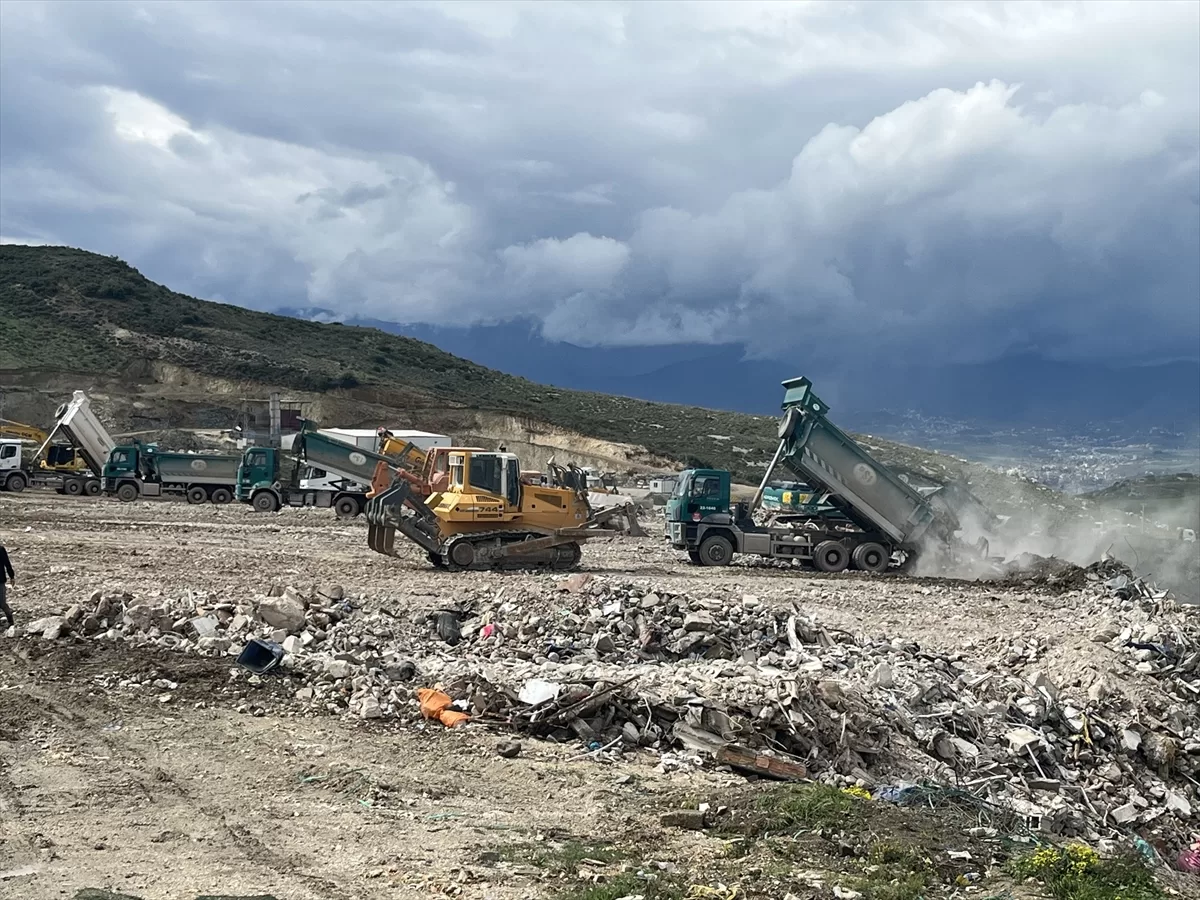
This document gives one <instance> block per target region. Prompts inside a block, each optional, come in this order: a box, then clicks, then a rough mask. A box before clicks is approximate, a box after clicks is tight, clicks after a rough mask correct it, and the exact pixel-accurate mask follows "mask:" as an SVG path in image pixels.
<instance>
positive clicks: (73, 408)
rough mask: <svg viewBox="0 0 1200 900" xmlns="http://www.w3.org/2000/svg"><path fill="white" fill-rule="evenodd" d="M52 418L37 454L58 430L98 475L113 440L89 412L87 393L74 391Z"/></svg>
mask: <svg viewBox="0 0 1200 900" xmlns="http://www.w3.org/2000/svg"><path fill="white" fill-rule="evenodd" d="M54 418H55V422H54V427H53V428H52V429H50V434H49V435H48V436H47V437H46V442H45V443H44V444H42V446H41V447H39V448H38V456H39V457H40V456H41V455H42V454H43V453H45V452H46V447H47V445H49V443H50V441H51V440H53V439H54V436H55V435H56V434H59V433H61V434H63V435H65V436H66V438H67V440H69V441H70V442H71V444H72V446H74V447H75V449H76V450H78V451H79V455H80V456H81V457H83V461H84V462H86V463H87V465H88V468H89V469H91V470H92V474H93V475H95V476H96V477H97V478H99V477H100V476H101V475H102V474H103V472H104V464H105V463H106V462H108V456H109V454H110V453H112V450H113V447H115V446H116V444H115V442H114V441H113V439H112V436H111V435H110V434H109V433H108V429H107V428H105V427H104V425H103V424H101V422H100V420H99V419H98V418H96V414H95V413H94V412H92V406H91V401H90V400H89V399H88V397H87V395H86V394H85V393H84V392H83V391H76V392H75V393H74V395H73V396H72V397H71V400H70V401H69V402H67V403H64V404H63V405H62V406H60V407H59V408H58V410H57V412H55V414H54Z"/></svg>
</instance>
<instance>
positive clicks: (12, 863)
mask: <svg viewBox="0 0 1200 900" xmlns="http://www.w3.org/2000/svg"><path fill="white" fill-rule="evenodd" d="M651 527H652V528H653V529H654V531H655V536H654V537H651V538H640V539H632V538H618V539H612V540H607V541H602V542H597V543H594V544H590V545H588V546H587V547H585V550H584V559H583V564H582V570H583V571H585V572H590V573H593V574H595V575H597V576H600V577H608V578H611V579H614V580H617V579H619V580H621V581H623V582H634V583H638V582H644V583H646V584H652V585H654V586H655V587H656V589H659V588H660V589H664V590H668V591H671V592H678V593H689V594H691V595H693V596H704V595H705V594H706V592H711V593H712V594H713V595H714V596H717V595H720V596H727V595H729V594H732V593H735V592H737V593H742V594H752V595H754V596H756V597H759V598H761V599H762V600H763V602H764V603H767V604H773V603H779V604H791V603H793V602H796V603H798V604H799V605H800V606H801V608H802V609H803V611H804V613H805V615H807V616H810V617H812V618H813V619H816V620H818V621H820V622H821V623H823V624H825V625H827V626H831V627H838V628H843V629H846V630H848V631H851V632H853V633H855V634H865V635H887V636H888V637H889V638H901V639H905V640H911V641H917V642H919V643H921V644H922V645H923V646H926V647H929V648H930V649H933V650H937V651H941V652H971V651H976V652H978V653H984V652H985V651H986V652H987V653H988V654H989V655H990V654H993V653H996V652H1001V651H1002V649H1003V648H1004V647H1005V646H1007V645H1009V644H1012V643H1013V642H1019V641H1021V640H1025V639H1028V638H1029V636H1030V635H1031V634H1036V635H1037V637H1038V638H1039V639H1040V640H1041V642H1042V643H1044V644H1045V645H1046V646H1047V648H1048V649H1047V651H1046V653H1045V655H1044V656H1043V658H1042V660H1041V661H1040V663H1039V665H1040V667H1041V668H1043V669H1044V670H1046V671H1047V672H1048V673H1049V674H1050V676H1051V677H1052V678H1053V679H1054V680H1055V681H1056V683H1058V684H1059V685H1060V686H1071V685H1075V686H1079V687H1082V688H1083V689H1086V686H1087V685H1088V684H1090V683H1091V682H1092V681H1093V680H1094V679H1095V678H1096V677H1097V675H1098V674H1099V673H1102V672H1103V671H1104V669H1105V666H1106V661H1105V658H1104V656H1103V654H1104V652H1105V651H1104V650H1103V648H1101V647H1100V646H1099V645H1097V644H1095V643H1092V642H1091V640H1090V638H1089V635H1090V633H1091V632H1092V631H1094V629H1095V627H1096V626H1097V625H1098V624H1099V623H1100V621H1101V620H1102V619H1103V617H1104V616H1105V614H1106V613H1105V609H1104V608H1103V606H1102V605H1098V604H1096V603H1094V602H1091V601H1090V600H1089V599H1088V598H1087V597H1085V596H1084V595H1082V594H1080V593H1078V592H1074V593H1072V592H1068V593H1062V594H1055V593H1052V592H1048V591H1046V590H1044V589H1041V588H1039V587H1037V586H1036V585H1029V586H1025V585H1021V584H1019V583H1016V584H1014V583H1013V582H1012V581H1008V582H1005V583H1004V584H979V583H969V582H961V581H936V580H929V579H926V580H917V579H908V578H904V577H901V576H876V577H862V576H857V575H850V574H847V575H842V576H832V577H831V576H819V575H817V574H815V573H805V572H802V571H799V570H786V569H783V568H776V567H771V566H752V565H733V566H730V567H729V568H726V569H717V570H714V569H698V568H695V567H692V566H690V565H688V564H687V560H686V558H684V557H683V556H682V555H681V554H676V553H674V552H673V551H671V550H670V548H669V547H667V546H666V545H665V543H663V541H662V540H661V539H660V538H659V537H657V534H658V531H659V530H660V529H661V524H653V523H652V525H651ZM0 541H3V542H4V543H5V545H6V546H7V547H8V550H9V553H10V555H11V556H12V559H13V562H14V566H15V567H16V570H17V576H18V581H17V586H16V587H15V588H13V589H10V592H9V599H10V602H11V604H12V606H13V607H14V609H15V610H16V614H17V616H18V624H20V623H21V622H28V621H30V620H31V619H33V618H36V617H40V616H45V615H50V614H53V613H59V612H61V611H62V610H63V609H64V608H66V607H67V606H69V605H71V604H72V603H77V602H82V601H84V600H86V599H87V598H88V597H89V596H90V595H91V594H92V593H93V592H94V591H96V590H102V591H104V592H105V593H109V592H114V591H116V592H120V591H124V592H128V593H129V594H132V595H134V596H136V597H155V596H159V597H163V596H166V597H182V596H186V594H187V592H188V591H189V590H191V591H202V592H207V593H209V594H213V593H216V594H222V595H225V596H228V597H230V598H243V597H245V596H247V595H248V594H250V593H253V594H261V593H264V592H265V591H266V590H267V588H268V587H270V586H271V585H281V586H296V587H300V588H305V589H306V588H310V587H311V586H313V585H316V584H322V583H328V582H331V581H332V582H337V583H338V584H340V585H342V586H343V587H344V589H345V591H346V593H347V594H348V595H354V596H356V597H362V598H365V603H366V605H367V606H368V607H369V606H371V605H376V606H379V607H382V606H386V607H387V608H388V609H391V610H403V609H405V608H406V606H412V607H414V608H416V607H418V606H420V607H427V606H430V605H437V604H445V605H455V604H457V603H459V602H461V601H463V600H464V599H469V598H470V597H473V596H474V597H479V596H484V595H488V594H494V593H495V592H496V591H499V590H500V589H501V588H503V590H504V591H505V596H506V597H507V598H510V599H512V598H518V597H522V596H529V597H530V598H531V602H545V600H546V598H547V597H550V596H552V593H553V591H554V590H555V589H556V588H557V586H558V582H559V580H560V579H561V578H562V576H561V575H558V576H555V575H543V574H525V573H506V574H501V573H497V574H491V573H466V574H452V573H446V572H440V571H437V570H434V569H433V568H431V567H430V566H429V565H428V563H427V562H426V561H425V560H424V557H423V555H422V554H419V553H417V552H413V553H411V554H408V555H406V556H404V557H402V558H389V557H384V556H380V555H377V554H374V553H372V552H371V551H370V550H369V549H368V548H367V546H366V528H365V525H364V524H363V523H362V522H361V520H360V521H357V522H351V523H343V522H339V521H337V520H336V519H335V518H334V517H333V516H332V514H331V513H330V512H329V511H328V510H285V511H283V512H281V513H279V514H276V515H271V516H260V515H257V514H254V513H252V512H251V511H250V510H249V509H248V508H246V507H244V506H241V505H237V504H234V505H230V506H226V507H213V506H208V505H205V506H199V507H197V506H189V505H187V504H184V503H174V502H139V503H134V504H120V503H118V502H115V501H107V500H85V499H78V498H66V497H60V496H57V495H54V494H42V493H26V494H23V495H20V496H13V495H4V494H0ZM148 673H149V674H152V675H155V676H156V677H159V678H162V679H163V680H164V682H170V683H173V684H176V685H177V689H174V690H173V691H172V694H171V699H170V701H169V702H159V700H157V699H156V698H155V693H154V692H151V693H150V694H147V693H145V692H140V693H139V692H136V691H130V690H127V689H123V688H122V685H121V679H128V678H129V677H130V676H136V675H141V676H145V675H146V674H148ZM228 680H229V665H228V661H223V660H216V659H204V658H198V657H192V656H184V655H182V654H171V653H166V652H162V651H157V650H154V649H151V648H145V649H134V648H131V647H125V646H123V645H120V644H116V645H114V644H107V643H105V644H100V643H97V642H83V641H77V642H72V641H62V642H49V641H47V642H39V641H35V640H26V639H22V640H16V639H11V638H9V639H5V638H0V896H4V897H8V896H11V897H26V898H40V897H47V898H49V897H56V898H57V897H64V896H71V895H72V894H73V892H74V891H75V890H77V889H79V888H83V887H87V886H107V887H111V888H113V889H116V890H122V891H125V892H128V893H130V894H134V895H137V896H138V897H143V898H147V900H149V898H158V897H162V898H167V897H181V896H188V893H187V892H188V891H192V892H196V893H203V892H211V893H225V894H232V893H245V894H255V893H264V892H265V893H270V894H273V895H275V896H277V897H279V898H281V900H282V898H297V900H299V898H359V897H362V898H368V897H401V896H428V895H430V894H433V893H441V894H445V895H448V896H461V897H479V898H483V897H488V898H497V900H501V898H509V897H513V898H516V897H527V896H540V895H546V894H547V893H552V890H551V887H552V886H548V885H547V884H546V883H545V882H544V881H543V880H542V879H541V877H540V876H539V874H538V873H537V872H536V871H530V870H528V868H527V867H522V866H521V865H519V864H517V865H512V864H501V865H495V864H494V859H492V856H491V855H489V854H493V855H494V850H495V848H496V847H500V846H504V845H508V844H509V843H511V842H512V841H514V840H516V839H517V838H518V836H519V837H521V838H522V839H524V840H538V839H546V840H552V841H553V840H563V839H567V838H570V839H575V840H581V841H587V840H596V839H599V838H601V837H603V836H605V835H611V834H615V833H621V834H624V835H627V836H630V835H641V834H644V835H646V840H647V841H649V842H650V843H651V844H652V846H653V847H654V848H655V849H654V852H655V854H656V855H657V856H658V857H661V858H663V859H667V860H671V859H676V860H678V859H687V858H688V857H689V856H690V855H692V854H694V852H695V847H694V842H695V838H694V837H693V836H690V835H686V834H678V833H673V832H672V833H664V832H662V831H661V829H659V827H658V824H657V821H658V817H657V813H658V811H660V809H661V808H662V805H663V803H665V802H667V801H666V799H665V798H667V797H669V796H675V795H678V794H686V795H688V796H693V797H695V796H703V795H704V794H705V792H707V791H712V790H717V789H724V788H726V787H728V786H730V785H733V784H738V783H741V782H742V779H739V778H737V777H736V776H734V775H731V774H727V773H721V772H686V771H683V772H673V773H670V774H667V773H664V772H661V771H659V770H658V768H657V764H658V758H657V756H656V755H655V754H654V753H652V752H650V751H638V752H636V753H630V754H626V755H625V756H624V757H622V758H621V759H620V760H618V761H616V762H614V763H609V764H602V763H598V762H596V761H594V760H592V759H583V760H580V759H575V758H574V757H576V756H577V755H578V753H579V749H580V748H579V747H577V746H574V747H572V746H565V745H554V744H550V743H546V742H537V741H533V742H529V741H527V742H525V748H524V751H523V752H522V753H521V755H520V756H519V757H518V758H516V759H511V760H510V759H502V758H500V757H498V756H497V755H496V753H495V747H496V744H497V742H498V741H501V740H503V739H504V736H503V735H496V734H494V733H492V732H489V731H487V730H486V729H484V728H482V727H480V728H476V727H469V728H466V729H454V730H443V729H441V727H440V726H438V727H427V726H424V725H421V726H414V725H412V724H410V723H400V722H396V721H390V720H377V721H369V722H363V721H356V720H353V719H347V718H339V717H335V716H315V717H304V718H297V717H293V716H288V715H277V714H275V713H274V712H272V710H271V704H270V702H269V699H270V698H269V693H270V691H271V690H273V688H272V687H271V686H270V685H269V684H268V685H264V686H262V687H260V688H258V689H257V690H258V693H259V695H260V696H259V697H258V699H256V701H255V704H254V706H255V709H256V714H239V713H238V712H237V711H236V710H237V709H238V708H241V709H245V708H246V706H245V704H244V703H241V702H240V701H241V700H243V699H244V698H238V697H232V698H231V697H227V696H226V695H225V694H223V693H222V692H221V688H222V687H223V686H225V685H227V683H228ZM1134 689H1135V688H1134V687H1131V688H1130V690H1134ZM630 775H631V776H634V777H632V778H629V779H626V778H624V777H622V776H630ZM547 798H551V802H546V801H547ZM539 836H540V838H539ZM481 859H482V860H484V862H482V863H481ZM13 873H16V874H13Z"/></svg>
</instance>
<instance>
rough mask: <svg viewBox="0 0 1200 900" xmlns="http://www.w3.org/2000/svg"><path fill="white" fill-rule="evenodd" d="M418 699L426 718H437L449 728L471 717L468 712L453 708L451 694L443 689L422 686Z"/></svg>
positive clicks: (422, 713)
mask: <svg viewBox="0 0 1200 900" xmlns="http://www.w3.org/2000/svg"><path fill="white" fill-rule="evenodd" d="M417 700H418V701H419V702H420V704H421V715H422V716H424V717H425V718H426V719H437V720H438V721H439V722H441V723H442V724H443V725H445V726H446V727H447V728H453V727H454V726H455V725H461V724H463V722H467V721H470V719H471V717H470V716H468V715H467V714H466V713H464V712H459V711H458V710H456V709H451V708H450V704H451V703H453V702H454V701H453V700H452V699H450V695H449V694H446V693H443V692H442V691H435V690H434V689H433V688H420V689H419V690H418V691H417Z"/></svg>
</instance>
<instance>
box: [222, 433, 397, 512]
mask: <svg viewBox="0 0 1200 900" xmlns="http://www.w3.org/2000/svg"><path fill="white" fill-rule="evenodd" d="M292 456H293V457H294V458H295V466H294V467H293V472H294V477H293V478H292V479H291V480H290V481H288V482H285V481H284V480H283V479H281V477H280V470H281V468H282V463H283V462H284V461H285V459H286V457H284V455H283V453H282V451H280V450H278V449H276V448H274V447H248V448H247V449H246V452H245V453H244V454H243V455H242V459H241V464H240V465H239V466H238V468H237V473H236V484H237V499H238V500H240V501H242V502H243V503H249V504H250V505H251V506H252V507H254V509H256V510H258V511H259V512H275V511H276V510H277V509H280V508H281V507H284V506H318V507H332V508H333V511H334V512H335V513H337V516H338V518H340V519H352V518H354V517H355V516H357V515H358V514H359V513H361V512H362V511H363V508H364V507H365V506H366V505H367V489H366V487H364V485H369V484H370V483H371V478H372V477H373V476H374V473H375V466H376V464H377V461H378V457H377V456H376V454H374V453H370V452H369V451H366V450H363V449H362V448H360V447H358V446H356V445H354V444H349V443H346V442H344V441H339V440H337V439H335V438H332V437H330V436H329V435H327V434H322V433H321V432H319V431H316V430H315V429H313V428H311V427H310V426H309V424H308V423H306V424H305V426H304V427H303V428H302V429H301V430H300V433H299V434H297V435H296V436H295V438H294V443H293V444H292ZM306 468H315V469H319V470H321V471H322V472H324V473H325V474H326V476H329V475H332V476H336V478H337V479H341V480H340V481H338V482H336V484H335V483H334V482H333V480H332V479H328V477H327V478H326V480H325V486H322V487H305V486H304V485H302V484H301V481H302V479H301V473H302V472H304V470H305V469H306Z"/></svg>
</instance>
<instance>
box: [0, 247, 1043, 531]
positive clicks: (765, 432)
mask: <svg viewBox="0 0 1200 900" xmlns="http://www.w3.org/2000/svg"><path fill="white" fill-rule="evenodd" d="M147 361H150V362H159V363H163V364H170V365H172V366H176V367H179V368H181V369H186V370H189V371H193V372H197V373H199V374H201V375H204V376H208V377H213V378H221V379H229V380H232V381H237V382H242V383H248V384H257V385H263V386H270V387H275V388H280V389H283V390H289V389H290V390H294V391H303V392H316V393H323V392H333V393H336V394H341V395H343V396H346V397H348V398H350V399H354V400H361V401H363V402H365V403H372V404H378V405H381V406H386V407H391V408H395V409H407V410H414V409H420V408H422V407H425V408H430V407H437V408H442V409H444V408H447V407H462V408H467V409H477V410H490V411H496V412H502V413H506V414H511V415H515V416H521V417H527V418H530V419H535V420H538V421H541V422H545V423H548V424H550V425H555V426H559V427H561V428H565V429H569V430H570V431H573V432H577V433H579V434H582V435H585V436H587V437H591V438H598V439H600V440H604V441H615V442H621V443H628V444H635V445H640V446H642V447H645V448H646V449H647V450H648V451H650V452H651V453H653V454H655V455H658V456H661V457H666V458H668V459H673V460H676V461H677V462H679V463H683V464H692V465H703V466H719V467H722V468H728V469H730V470H731V471H732V472H733V473H734V476H735V478H737V479H739V480H741V481H743V482H747V483H756V482H757V481H758V479H759V478H760V477H761V475H762V465H763V464H764V463H765V462H766V461H767V460H768V459H770V456H771V454H772V453H773V452H774V449H775V444H776V437H775V427H776V420H775V419H774V418H772V417H764V416H749V415H744V414H741V413H732V412H721V411H715V410H708V409H699V408H695V407H685V406H674V405H670V404H665V403H650V402H647V401H643V400H633V399H629V398H626V397H615V396H610V395H606V394H593V393H586V392H582V391H570V390H559V389H556V388H551V387H547V386H545V385H540V384H535V383H533V382H530V381H526V380H525V379H523V378H517V377H515V376H512V375H506V374H504V373H502V372H497V371H495V370H492V369H488V368H485V367H483V366H478V365H475V364H474V363H471V362H468V361H467V360H464V359H461V358H459V357H456V356H452V355H451V354H449V353H446V352H444V351H442V350H439V349H438V348H437V347H434V346H433V345H431V344H426V343H424V342H422V341H417V340H413V339H412V338H406V337H399V336H396V335H391V334H387V333H385V332H382V331H379V330H376V329H373V328H358V327H347V326H343V325H337V324H330V325H327V324H320V323H316V322H306V321H302V320H299V319H293V318H288V317H285V316H276V315H270V314H267V313H261V312H253V311H250V310H247V309H242V308H241V307H237V306H229V305H226V304H222V303H212V302H209V301H205V300H197V299H196V298H194V297H188V296H185V295H183V294H177V293H175V292H174V291H171V290H169V289H167V288H165V287H163V286H161V285H158V284H155V283H154V282H152V281H150V280H148V279H147V278H145V277H144V276H142V275H141V273H139V272H138V271H137V270H136V269H134V268H133V267H131V266H129V265H127V264H126V263H124V262H121V261H120V260H118V259H115V258H113V257H107V256H101V255H98V254H95V253H88V252H85V251H82V250H74V249H70V248H66V247H25V246H15V245H0V384H2V383H3V382H4V381H5V374H6V370H7V372H8V374H9V379H10V380H13V379H15V377H16V375H17V373H19V372H20V373H28V372H33V373H37V374H39V375H46V374H48V373H55V372H62V373H66V374H68V375H71V376H83V378H82V379H81V380H84V381H86V377H87V376H88V375H93V376H97V377H102V378H112V377H114V376H115V377H118V378H121V377H123V378H124V379H125V380H126V381H129V382H131V383H139V384H145V383H147V382H150V381H152V380H153V376H152V374H150V373H149V371H148V367H147V365H146V363H147ZM796 374H798V375H799V374H803V373H801V372H797V373H796ZM818 390H819V385H818ZM781 399H782V397H781ZM181 424H183V425H185V426H186V424H187V423H181ZM192 424H193V425H195V424H197V423H192ZM866 443H867V444H868V446H869V447H871V449H872V452H874V453H876V454H877V455H878V456H879V457H880V458H881V460H882V461H883V462H885V463H886V464H888V465H890V466H892V467H893V468H896V469H897V470H898V471H901V472H905V473H911V474H913V475H917V476H920V477H921V478H922V479H925V480H931V481H944V480H946V479H949V478H954V477H959V476H965V477H967V478H968V479H969V480H970V481H971V483H972V484H973V485H975V486H976V487H977V488H979V489H981V490H983V492H984V493H985V494H987V495H989V497H991V498H993V500H994V501H997V502H998V507H999V509H1000V511H1004V508H1005V507H1008V506H1010V505H1012V506H1015V507H1029V506H1031V505H1037V506H1040V505H1042V504H1043V503H1045V502H1046V500H1047V498H1048V497H1049V496H1051V495H1054V492H1051V491H1049V490H1048V489H1046V488H1042V487H1040V486H1035V485H1032V484H1029V483H1020V482H1014V481H1013V480H1012V479H1010V478H1008V477H1006V476H1003V475H1000V474H999V473H997V472H994V471H992V470H990V469H987V468H985V467H983V466H980V465H974V464H971V463H964V462H962V461H961V460H957V459H954V458H953V457H949V456H946V455H944V454H938V453H932V452H928V451H924V450H918V449H915V448H911V447H905V446H903V445H899V444H893V443H891V442H887V441H882V440H878V439H875V438H872V439H869V440H868V441H866ZM753 463H758V465H757V466H755V465H753ZM1054 496H1057V495H1054Z"/></svg>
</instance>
